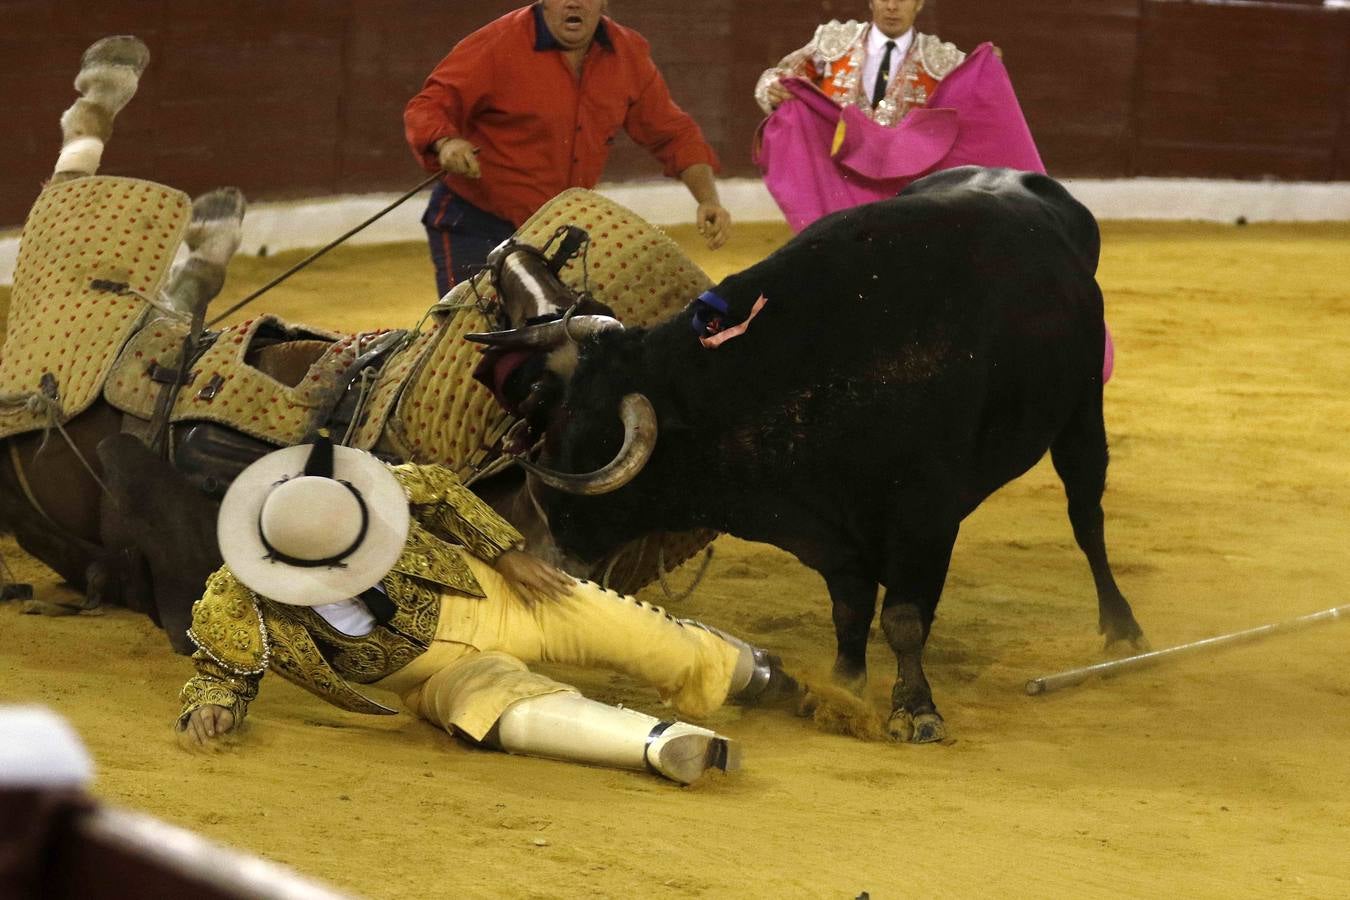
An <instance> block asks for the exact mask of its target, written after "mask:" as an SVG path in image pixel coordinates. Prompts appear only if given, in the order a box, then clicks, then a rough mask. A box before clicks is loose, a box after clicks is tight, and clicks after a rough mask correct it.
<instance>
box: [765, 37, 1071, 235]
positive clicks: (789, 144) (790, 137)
mask: <svg viewBox="0 0 1350 900" xmlns="http://www.w3.org/2000/svg"><path fill="white" fill-rule="evenodd" d="M784 85H785V86H786V87H787V89H788V90H789V91H790V92H791V93H792V95H793V96H794V97H796V98H797V99H798V100H799V101H800V102H798V103H783V104H781V105H780V106H779V107H778V109H776V110H775V111H774V112H773V114H772V115H771V116H769V117H768V118H767V119H766V120H765V121H764V123H763V124H762V125H760V130H759V134H758V135H757V152H756V162H757V163H759V167H760V171H762V172H763V173H764V184H765V186H766V187H768V189H769V193H770V194H772V195H773V198H774V200H776V201H777V202H778V206H779V207H780V208H781V209H782V210H783V214H784V215H785V216H786V217H787V220H788V224H789V225H790V226H791V227H792V230H793V231H801V230H802V229H803V228H805V227H806V226H807V225H809V224H810V223H811V222H814V221H815V220H816V219H818V218H820V217H821V216H823V215H825V214H826V213H831V212H834V211H835V210H839V209H846V208H848V207H850V206H857V205H859V204H862V203H870V202H872V201H874V200H881V199H884V198H887V197H894V196H895V195H896V194H897V193H899V192H900V189H901V188H903V187H904V186H905V185H907V184H909V183H910V182H911V181H913V180H914V179H916V178H918V177H920V176H922V175H927V174H929V173H930V172H937V171H940V170H942V169H953V168H956V167H957V166H965V165H979V166H1006V167H1008V168H1011V169H1021V170H1023V171H1027V172H1042V173H1043V172H1045V166H1044V164H1043V163H1042V162H1041V155H1040V154H1039V153H1038V152H1037V151H1036V142H1035V141H1034V140H1032V137H1031V130H1030V129H1029V128H1027V121H1026V119H1025V118H1024V117H1023V116H1022V107H1021V106H1019V105H1018V103H1017V95H1016V94H1015V93H1014V92H1013V87H1012V82H1011V81H1010V80H1009V79H1008V70H1007V69H1005V68H1003V61H1002V60H1000V59H999V58H998V56H997V55H996V54H995V53H994V48H993V45H991V44H987V43H985V44H981V45H980V46H978V47H976V48H975V50H974V52H972V53H971V54H970V55H969V56H968V57H966V60H965V62H963V63H962V64H961V65H959V66H957V67H956V68H955V69H953V70H952V72H951V74H949V75H948V76H947V77H946V78H945V79H943V80H942V83H941V84H939V85H938V87H937V90H936V91H934V92H933V96H932V98H931V99H930V100H929V101H928V105H927V106H925V107H920V108H918V109H915V110H911V111H910V112H909V113H908V114H906V115H905V117H904V119H902V120H901V122H900V124H899V125H895V126H892V127H887V126H884V125H878V124H877V123H875V122H873V121H872V120H871V119H869V118H867V116H866V115H864V114H863V112H862V110H860V109H858V108H857V107H856V106H851V105H850V106H847V107H844V108H843V109H840V107H839V106H837V105H836V104H835V103H834V101H832V100H831V99H830V98H828V97H826V96H825V95H824V94H822V93H821V92H820V91H819V90H818V89H816V87H815V86H814V85H812V84H810V83H809V82H807V81H804V80H802V79H799V78H793V79H788V80H787V81H785V82H784ZM841 123H842V124H841ZM840 128H842V131H843V135H842V141H841V142H840V144H839V146H838V148H837V149H836V148H834V142H835V133H836V130H837V129H840Z"/></svg>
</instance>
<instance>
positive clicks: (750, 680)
mask: <svg viewBox="0 0 1350 900" xmlns="http://www.w3.org/2000/svg"><path fill="white" fill-rule="evenodd" d="M680 621H681V622H682V623H683V624H684V625H685V627H688V628H702V629H703V630H704V631H706V632H709V633H710V634H715V635H717V636H718V637H719V638H721V639H722V640H724V641H726V642H727V643H728V644H730V645H731V646H733V647H735V648H736V649H737V650H738V651H739V652H740V657H739V658H738V659H737V660H736V671H735V672H734V673H733V674H732V676H731V692H730V694H729V695H728V699H729V700H731V701H732V702H733V703H739V704H741V705H742V706H773V705H781V704H785V703H789V702H791V703H795V702H796V701H797V699H798V698H799V697H800V695H801V694H802V691H803V689H802V687H801V685H800V684H798V683H797V680H796V679H795V678H793V677H792V676H791V675H789V674H788V673H787V672H785V671H783V661H782V660H780V659H779V658H778V657H777V656H775V655H773V654H772V653H770V652H769V651H768V650H765V649H763V648H762V647H756V646H754V645H752V644H750V643H748V642H746V641H743V640H741V639H740V638H738V637H736V636H734V635H730V634H727V633H726V632H725V631H723V630H722V629H720V628H714V627H713V626H711V625H706V624H704V623H703V622H700V621H698V620H697V619H681V620H680Z"/></svg>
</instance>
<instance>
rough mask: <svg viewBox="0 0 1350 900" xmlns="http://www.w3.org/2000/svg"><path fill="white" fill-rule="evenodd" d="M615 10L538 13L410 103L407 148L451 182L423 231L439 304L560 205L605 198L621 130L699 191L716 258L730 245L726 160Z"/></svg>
mask: <svg viewBox="0 0 1350 900" xmlns="http://www.w3.org/2000/svg"><path fill="white" fill-rule="evenodd" d="M604 8H605V0H539V2H537V3H534V4H531V5H530V6H527V7H524V8H522V9H518V10H515V11H514V12H511V13H508V14H507V15H505V16H503V17H501V18H500V19H497V20H496V21H495V22H492V23H490V24H488V25H486V26H484V27H483V28H480V29H478V30H477V31H475V32H474V33H473V34H470V35H469V36H468V37H466V38H465V39H464V40H462V41H460V42H459V44H457V45H456V46H455V48H454V49H453V50H451V51H450V55H449V56H447V57H446V58H445V59H443V60H441V62H440V64H439V65H438V66H436V68H435V70H433V71H432V73H431V75H430V76H429V77H428V78H427V81H426V84H425V85H423V87H422V91H421V92H420V93H419V94H417V96H415V97H413V98H412V100H410V101H408V105H407V107H406V108H405V109H404V111H403V124H404V133H405V134H406V136H407V139H408V145H409V146H410V147H411V148H412V151H413V154H414V155H415V156H416V157H417V159H418V161H419V162H420V163H421V164H422V166H423V168H425V169H426V170H427V171H429V172H434V171H436V170H437V169H443V170H444V171H445V173H446V174H445V177H444V178H442V179H441V181H440V182H439V183H438V184H437V185H436V188H435V189H434V190H433V191H432V193H431V202H430V203H429V204H428V206H427V211H426V214H425V215H424V216H423V217H422V224H423V225H425V226H426V229H427V239H428V241H429V243H430V245H431V257H432V261H433V262H434V263H435V265H436V287H437V290H438V291H440V293H441V295H442V296H444V294H445V292H446V291H447V290H449V289H450V286H451V285H453V284H454V283H456V282H458V281H460V280H462V279H464V278H467V277H469V276H470V275H472V274H473V273H474V272H475V271H477V270H478V269H479V268H481V267H482V265H483V262H484V260H485V259H486V257H487V254H488V251H490V250H491V249H492V248H493V247H495V246H496V245H497V244H499V243H501V242H502V241H503V240H505V239H506V238H507V237H510V236H511V234H512V233H514V232H515V230H516V228H518V227H519V226H520V225H521V224H522V223H523V222H524V221H525V220H526V219H527V218H529V217H530V215H531V214H533V213H534V211H535V210H537V209H538V208H539V207H540V206H542V205H543V204H544V203H545V202H547V201H548V200H549V199H551V198H552V197H554V196H555V195H556V194H559V193H561V192H562V191H564V190H566V189H567V188H569V187H585V188H591V187H594V186H595V185H596V183H597V182H598V181H599V180H600V176H601V173H602V172H603V171H604V167H605V160H606V159H607V158H608V157H609V150H610V147H611V146H612V145H613V142H614V136H615V134H616V133H617V132H618V130H619V129H620V128H623V130H624V131H626V132H628V135H629V136H630V137H631V138H632V139H633V140H634V141H636V142H637V143H638V144H639V145H641V146H643V147H645V148H647V150H648V151H650V152H651V154H652V155H653V156H654V157H656V159H657V160H659V161H660V163H661V165H662V167H663V168H664V170H665V174H666V175H668V176H672V177H674V176H678V177H679V178H680V180H681V181H683V182H684V184H685V186H686V187H688V188H689V192H690V193H691V194H692V195H693V196H694V199H695V200H696V201H697V202H698V213H697V217H696V220H695V221H696V223H697V225H698V228H699V232H700V233H701V234H702V235H703V236H704V238H706V240H707V242H708V246H709V247H711V248H714V249H716V248H717V247H720V246H721V245H722V244H723V243H725V241H726V239H727V233H728V231H729V229H730V226H731V214H730V213H728V212H727V211H726V209H725V208H723V206H722V204H721V201H720V200H719V199H718V196H717V185H716V182H715V180H714V178H713V169H714V167H715V166H716V165H717V156H716V155H715V154H714V153H713V151H712V148H711V147H709V146H708V143H707V141H706V140H704V138H703V132H702V131H700V130H699V127H698V125H697V124H696V123H695V122H694V120H693V119H692V118H690V117H689V115H688V114H687V113H685V112H684V111H683V110H682V109H680V108H679V106H677V105H676V104H675V102H674V101H673V100H672V99H671V97H670V91H669V89H668V88H667V87H666V83H665V79H663V78H662V77H661V73H660V72H659V71H657V68H656V64H655V63H654V62H652V58H651V51H650V45H649V44H648V43H647V41H646V39H645V38H643V37H642V35H640V34H638V33H637V32H636V31H633V30H632V29H630V28H625V27H623V26H622V25H619V24H618V23H616V22H615V21H614V20H613V19H610V18H609V17H608V16H604V15H603V12H604Z"/></svg>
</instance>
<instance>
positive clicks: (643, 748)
mask: <svg viewBox="0 0 1350 900" xmlns="http://www.w3.org/2000/svg"><path fill="white" fill-rule="evenodd" d="M487 742H488V743H489V744H492V745H494V746H497V747H500V748H501V749H503V750H506V751H507V752H509V753H520V754H523V755H525V756H543V757H546V758H549V759H563V760H568V761H571V762H580V763H588V764H590V765H596V766H610V767H613V768H619V769H635V770H639V771H640V770H643V769H647V770H650V771H652V772H654V773H656V774H658V775H661V776H663V777H665V778H669V779H670V780H671V781H676V782H679V783H680V784H692V783H693V782H695V781H697V780H698V779H699V778H700V777H701V776H702V775H703V774H704V773H705V772H707V771H708V770H709V769H720V770H721V771H723V772H734V771H736V770H737V769H738V768H740V748H739V747H738V746H737V745H736V744H735V743H734V742H733V741H731V740H730V739H729V738H725V737H722V736H721V735H719V734H716V733H715V732H712V731H709V730H708V729H706V728H699V727H698V726H696V725H690V724H688V723H685V722H673V721H662V720H661V719H658V718H656V717H655V716H649V715H647V714H645V713H640V712H638V711H637V710H632V709H624V708H622V707H618V706H610V705H608V704H605V703H600V702H598V701H596V700H590V699H588V698H586V697H583V696H581V695H580V694H577V693H573V692H570V691H568V692H564V693H557V694H545V695H543V696H540V697H530V698H527V699H525V700H520V701H517V702H516V703H513V704H512V705H511V706H510V708H508V709H507V710H506V712H505V713H503V714H502V716H501V718H500V719H498V720H497V725H496V727H495V728H494V729H493V731H492V733H491V734H490V735H489V736H488V741H487Z"/></svg>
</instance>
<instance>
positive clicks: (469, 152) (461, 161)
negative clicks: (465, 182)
mask: <svg viewBox="0 0 1350 900" xmlns="http://www.w3.org/2000/svg"><path fill="white" fill-rule="evenodd" d="M436 161H437V162H439V163H440V164H441V168H442V169H444V170H445V171H447V172H449V173H450V174H451V175H463V176H464V177H465V178H478V177H479V176H480V175H482V174H483V173H482V172H480V171H479V169H478V148H477V147H475V146H474V145H473V144H470V143H469V142H468V141H466V140H464V138H447V139H445V140H443V141H441V142H440V145H439V146H438V147H437V148H436Z"/></svg>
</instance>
